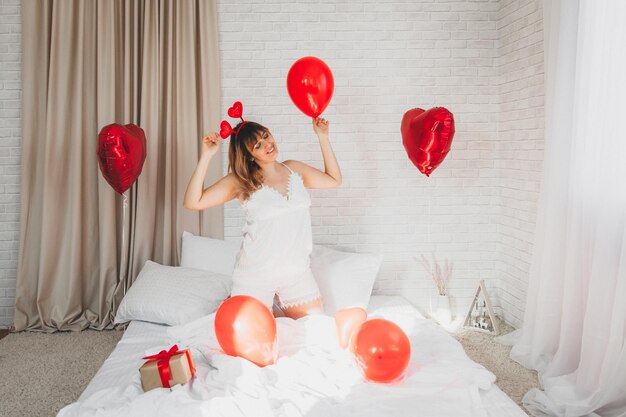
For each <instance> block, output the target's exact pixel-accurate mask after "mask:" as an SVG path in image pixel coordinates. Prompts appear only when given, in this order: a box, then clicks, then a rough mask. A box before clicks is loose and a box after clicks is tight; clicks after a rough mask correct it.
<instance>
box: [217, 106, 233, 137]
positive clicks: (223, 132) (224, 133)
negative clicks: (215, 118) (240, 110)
mask: <svg viewBox="0 0 626 417" xmlns="http://www.w3.org/2000/svg"><path fill="white" fill-rule="evenodd" d="M228 113H229V114H230V109H229V110H228ZM231 133H233V128H232V127H231V125H230V123H228V122H227V121H226V120H222V123H220V136H221V137H222V139H226V138H227V137H229V136H230V134H231Z"/></svg>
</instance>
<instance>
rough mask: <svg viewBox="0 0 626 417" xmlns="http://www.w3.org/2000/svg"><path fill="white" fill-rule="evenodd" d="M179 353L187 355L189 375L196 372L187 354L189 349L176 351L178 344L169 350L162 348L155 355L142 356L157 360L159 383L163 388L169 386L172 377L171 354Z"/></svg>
mask: <svg viewBox="0 0 626 417" xmlns="http://www.w3.org/2000/svg"><path fill="white" fill-rule="evenodd" d="M179 353H184V354H185V356H186V357H187V361H188V362H189V369H190V371H191V376H193V375H194V374H195V373H196V370H195V368H194V367H193V362H192V361H191V356H190V355H189V350H184V351H182V352H179V351H178V345H174V346H172V347H171V348H170V350H167V351H166V350H162V351H160V352H159V353H157V354H156V355H150V356H144V357H143V359H148V362H146V363H150V362H155V361H158V362H157V369H158V370H159V377H160V378H161V385H162V386H163V387H165V388H170V380H171V379H172V372H171V370H170V359H171V358H172V356H174V355H177V354H179Z"/></svg>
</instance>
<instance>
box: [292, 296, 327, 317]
mask: <svg viewBox="0 0 626 417" xmlns="http://www.w3.org/2000/svg"><path fill="white" fill-rule="evenodd" d="M283 312H284V313H285V315H286V316H287V317H289V318H292V319H294V320H298V319H299V318H300V317H304V316H308V315H310V314H324V310H322V301H321V300H320V299H319V298H318V299H317V300H313V301H311V302H308V303H305V304H298V305H295V306H292V307H283Z"/></svg>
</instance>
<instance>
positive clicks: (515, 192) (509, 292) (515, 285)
mask: <svg viewBox="0 0 626 417" xmlns="http://www.w3.org/2000/svg"><path fill="white" fill-rule="evenodd" d="M498 34H499V36H498V43H497V48H498V57H499V58H498V59H499V65H498V68H499V72H498V87H499V90H498V92H499V97H500V100H501V102H500V118H499V121H498V136H499V140H498V148H497V157H496V160H495V169H496V170H497V171H498V172H499V174H498V175H499V176H500V178H501V180H500V203H501V209H502V212H501V216H500V219H499V221H498V235H499V238H500V250H501V253H500V262H498V264H497V270H498V276H499V277H500V283H499V285H498V292H497V297H498V300H499V303H500V305H501V306H502V311H501V314H503V315H504V318H505V320H506V321H507V322H509V323H511V324H513V325H515V326H519V325H520V324H521V321H522V319H523V314H524V313H523V312H524V307H525V302H526V288H527V286H528V270H529V266H530V258H531V252H532V245H533V237H534V233H535V215H536V211H537V199H538V196H539V184H540V181H541V170H542V161H543V144H544V140H543V119H544V117H543V89H544V85H543V16H542V8H541V2H540V0H501V1H500V12H499V14H498Z"/></svg>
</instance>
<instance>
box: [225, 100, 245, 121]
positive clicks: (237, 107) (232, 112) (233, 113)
mask: <svg viewBox="0 0 626 417" xmlns="http://www.w3.org/2000/svg"><path fill="white" fill-rule="evenodd" d="M242 114H243V104H241V101H235V103H234V104H233V106H232V107H230V108H229V109H228V115H229V116H230V117H232V118H233V119H238V118H240V117H241V115H242Z"/></svg>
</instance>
